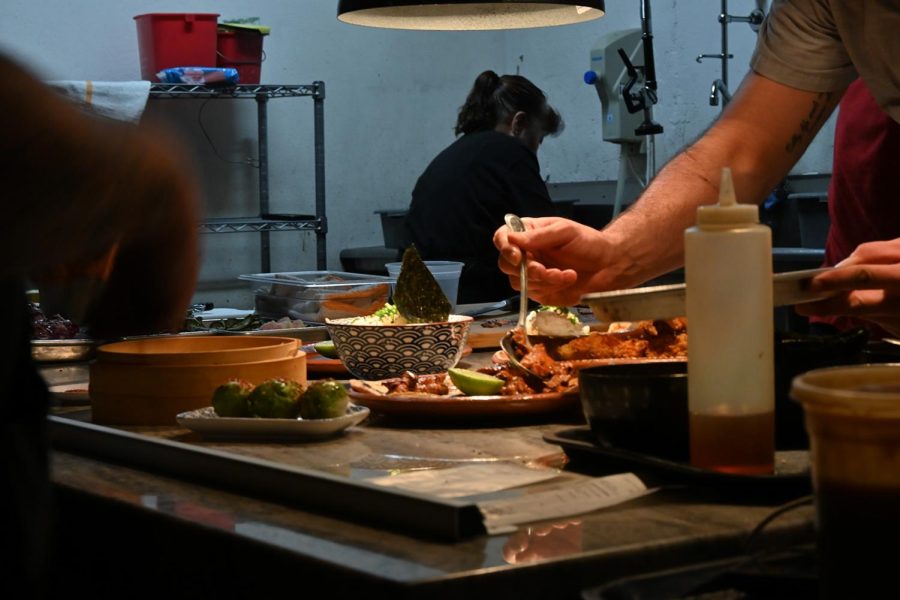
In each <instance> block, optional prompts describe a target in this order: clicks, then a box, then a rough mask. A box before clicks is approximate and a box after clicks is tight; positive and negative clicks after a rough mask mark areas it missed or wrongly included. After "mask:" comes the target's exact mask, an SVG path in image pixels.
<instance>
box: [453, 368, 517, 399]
mask: <svg viewBox="0 0 900 600" xmlns="http://www.w3.org/2000/svg"><path fill="white" fill-rule="evenodd" d="M447 373H448V374H449V375H450V381H452V382H453V385H455V386H456V387H458V388H459V391H461V392H462V393H463V394H465V395H467V396H493V395H494V394H496V393H497V392H499V391H500V388H501V387H503V383H504V382H503V380H502V379H500V378H499V377H494V376H493V375H487V374H485V373H479V372H478V371H471V370H469V369H455V368H454V369H449V370H448V371H447Z"/></svg>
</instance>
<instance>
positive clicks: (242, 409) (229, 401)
mask: <svg viewBox="0 0 900 600" xmlns="http://www.w3.org/2000/svg"><path fill="white" fill-rule="evenodd" d="M252 390H253V384H252V383H250V382H249V381H244V380H242V379H231V380H229V381H226V382H225V383H223V384H222V385H220V386H219V387H217V388H216V389H215V391H214V392H213V397H212V405H213V409H214V410H215V411H216V414H217V415H219V416H220V417H249V416H250V406H249V405H248V404H247V396H248V395H250V392H251V391H252Z"/></svg>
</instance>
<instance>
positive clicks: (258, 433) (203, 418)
mask: <svg viewBox="0 0 900 600" xmlns="http://www.w3.org/2000/svg"><path fill="white" fill-rule="evenodd" d="M368 416H369V409H368V408H366V407H365V406H356V405H354V404H351V405H350V406H349V407H348V408H347V414H345V415H343V416H341V417H336V418H334V419H258V418H237V417H220V416H218V415H217V414H216V411H215V410H213V407H212V406H207V407H206V408H200V409H198V410H192V411H188V412H183V413H180V414H179V415H178V416H176V417H175V418H176V419H177V420H178V423H179V424H180V425H181V426H182V427H187V428H188V429H190V430H192V431H196V432H197V433H200V434H202V435H204V436H207V437H228V438H255V439H259V438H278V439H287V438H290V439H316V438H323V437H328V436H331V435H335V434H336V433H338V432H341V431H343V430H344V429H347V428H348V427H350V426H352V425H356V424H357V423H360V422H362V421H363V420H365V418H366V417H368Z"/></svg>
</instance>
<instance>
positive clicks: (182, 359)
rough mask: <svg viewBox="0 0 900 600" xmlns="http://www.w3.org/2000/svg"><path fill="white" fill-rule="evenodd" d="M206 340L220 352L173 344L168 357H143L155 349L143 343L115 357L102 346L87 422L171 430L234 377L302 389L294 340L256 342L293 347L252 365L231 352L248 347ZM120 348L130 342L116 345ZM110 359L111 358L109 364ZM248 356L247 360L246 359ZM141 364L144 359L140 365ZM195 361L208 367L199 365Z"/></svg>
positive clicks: (302, 361) (302, 363)
mask: <svg viewBox="0 0 900 600" xmlns="http://www.w3.org/2000/svg"><path fill="white" fill-rule="evenodd" d="M247 337H248V338H249V337H253V336H247ZM192 339H194V340H197V339H204V338H199V337H194V338H192ZM205 339H215V340H221V341H223V343H222V346H221V351H220V352H217V351H216V350H215V349H213V348H212V347H211V346H210V345H209V344H206V343H203V344H194V345H182V344H173V345H172V346H170V347H168V348H166V349H172V348H174V347H175V346H178V347H179V348H180V350H179V351H178V352H168V353H167V352H157V351H154V352H142V350H148V349H154V350H159V348H158V347H156V346H153V345H146V344H144V345H135V346H132V347H131V348H130V350H132V351H131V352H123V351H121V350H122V349H121V348H119V349H116V350H118V352H109V348H106V350H107V352H106V353H103V352H100V351H99V350H101V349H103V347H102V346H101V348H100V349H98V356H97V359H96V360H95V361H94V362H93V363H92V364H91V367H90V386H89V390H90V397H91V413H92V421H93V422H94V423H99V424H107V425H174V424H175V423H176V419H175V417H176V415H178V414H179V413H181V412H185V411H189V410H196V409H198V408H203V407H205V406H209V405H210V404H211V403H212V394H213V391H215V389H216V388H217V387H218V386H219V385H221V384H222V383H224V382H226V381H228V380H229V379H233V378H237V379H244V380H246V381H249V382H250V383H252V384H254V385H257V384H259V383H262V382H263V381H265V380H266V379H271V378H274V377H283V378H285V379H291V380H294V381H297V382H299V383H300V384H302V385H304V386H305V385H306V354H305V353H304V352H302V351H300V350H299V341H298V340H296V339H292V338H271V337H269V338H259V339H269V340H273V339H274V340H277V339H286V340H289V341H291V342H294V343H293V344H282V345H281V346H283V347H281V348H280V352H282V353H284V352H289V354H288V355H286V356H279V357H274V358H267V359H262V360H260V359H256V360H252V358H253V353H250V354H246V353H242V352H237V353H233V352H232V353H230V351H233V350H235V348H237V349H239V350H241V351H244V350H246V349H247V346H244V345H242V344H240V343H238V344H234V343H233V342H230V341H227V342H226V341H224V340H231V339H233V338H232V337H231V336H222V337H221V338H217V337H215V336H211V337H210V338H205ZM236 339H243V338H236ZM135 341H137V340H135ZM140 341H145V340H140ZM123 343H131V342H118V343H117V344H123ZM117 344H110V345H109V346H115V345H117ZM214 345H215V344H213V346H214ZM188 346H191V347H192V348H193V349H195V350H196V354H197V355H196V356H195V355H193V353H191V352H189V351H186V349H187V348H188ZM251 346H252V344H251ZM275 347H277V345H265V344H262V345H260V348H262V349H263V350H262V351H261V352H260V354H261V355H262V356H265V355H266V352H271V351H273V350H272V349H273V348H275ZM208 354H211V356H205V357H204V358H202V359H201V358H200V356H201V355H208ZM164 355H167V356H165V360H168V361H169V363H168V364H167V363H166V362H164V359H163V358H161V357H162V356H164ZM110 356H113V358H112V359H110V358H109V357H110ZM225 357H228V358H225ZM248 357H249V358H250V359H251V360H246V359H247V358H248ZM143 359H146V360H144V362H142V360H143ZM199 360H208V361H210V362H207V363H202V362H198V361H199ZM228 361H233V362H228Z"/></svg>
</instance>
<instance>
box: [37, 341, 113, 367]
mask: <svg viewBox="0 0 900 600" xmlns="http://www.w3.org/2000/svg"><path fill="white" fill-rule="evenodd" d="M96 347H97V341H96V340H88V339H68V340H31V358H32V359H33V360H34V361H35V362H39V363H51V362H81V361H86V360H90V359H91V358H92V357H93V355H94V349H95V348H96Z"/></svg>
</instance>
